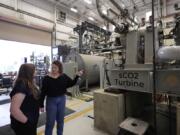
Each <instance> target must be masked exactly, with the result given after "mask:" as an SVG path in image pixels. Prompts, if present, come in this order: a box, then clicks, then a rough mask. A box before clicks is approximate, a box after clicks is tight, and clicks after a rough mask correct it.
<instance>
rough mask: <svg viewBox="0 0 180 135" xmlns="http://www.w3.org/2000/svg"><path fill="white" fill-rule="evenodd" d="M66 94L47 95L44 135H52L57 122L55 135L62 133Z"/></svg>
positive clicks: (61, 134)
mask: <svg viewBox="0 0 180 135" xmlns="http://www.w3.org/2000/svg"><path fill="white" fill-rule="evenodd" d="M65 104H66V96H65V95H63V96H59V97H47V100H46V128H45V135H52V132H53V128H54V123H55V121H56V122H57V135H63V127H64V114H65Z"/></svg>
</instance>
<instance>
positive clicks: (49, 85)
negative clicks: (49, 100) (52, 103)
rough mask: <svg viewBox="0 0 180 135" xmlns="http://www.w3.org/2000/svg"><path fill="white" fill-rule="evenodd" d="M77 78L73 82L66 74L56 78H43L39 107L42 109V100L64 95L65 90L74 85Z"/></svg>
mask: <svg viewBox="0 0 180 135" xmlns="http://www.w3.org/2000/svg"><path fill="white" fill-rule="evenodd" d="M78 78H79V76H76V77H75V78H74V79H73V80H72V79H71V78H70V77H68V76H67V75H66V74H62V75H60V76H59V77H58V78H52V77H50V76H45V77H44V79H43V82H42V88H41V98H40V106H41V107H44V98H45V96H48V97H57V96H62V95H64V94H65V93H66V91H67V90H66V89H67V88H69V87H72V86H73V85H75V84H76V82H77V80H78Z"/></svg>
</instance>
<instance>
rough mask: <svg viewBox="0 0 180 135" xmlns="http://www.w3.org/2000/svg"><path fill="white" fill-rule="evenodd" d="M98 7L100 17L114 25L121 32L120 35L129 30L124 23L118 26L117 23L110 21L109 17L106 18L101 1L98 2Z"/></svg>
mask: <svg viewBox="0 0 180 135" xmlns="http://www.w3.org/2000/svg"><path fill="white" fill-rule="evenodd" d="M96 6H97V11H98V13H99V15H100V16H101V17H102V18H103V19H105V20H106V21H108V22H109V23H111V24H112V25H114V26H115V27H116V28H117V29H118V31H119V32H120V33H122V32H124V31H126V30H127V27H126V25H125V24H123V23H122V24H117V23H116V22H114V21H113V20H112V19H110V18H109V17H108V16H106V15H104V14H103V13H102V11H101V7H100V1H99V0H96Z"/></svg>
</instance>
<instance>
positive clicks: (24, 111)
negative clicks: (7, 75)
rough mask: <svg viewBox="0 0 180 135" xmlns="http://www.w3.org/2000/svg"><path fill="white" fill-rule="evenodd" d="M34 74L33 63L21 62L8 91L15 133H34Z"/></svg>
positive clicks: (19, 134) (35, 114)
mask: <svg viewBox="0 0 180 135" xmlns="http://www.w3.org/2000/svg"><path fill="white" fill-rule="evenodd" d="M34 75H35V66H34V65H33V64H22V65H21V67H20V69H19V73H18V76H17V78H16V80H15V83H14V86H13V90H12V91H11V93H10V97H11V105H10V118H11V128H12V129H13V130H14V132H15V133H16V135H36V128H37V122H38V117H39V102H38V95H39V93H38V89H37V87H36V85H35V83H34Z"/></svg>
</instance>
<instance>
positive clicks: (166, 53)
mask: <svg viewBox="0 0 180 135" xmlns="http://www.w3.org/2000/svg"><path fill="white" fill-rule="evenodd" d="M157 57H158V60H160V61H170V60H180V46H165V47H161V48H159V50H158V52H157Z"/></svg>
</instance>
